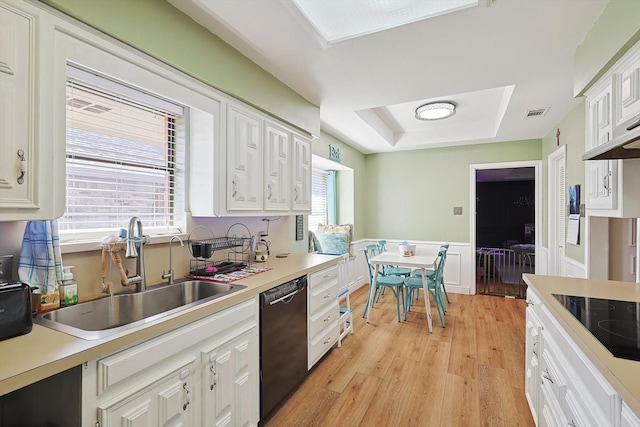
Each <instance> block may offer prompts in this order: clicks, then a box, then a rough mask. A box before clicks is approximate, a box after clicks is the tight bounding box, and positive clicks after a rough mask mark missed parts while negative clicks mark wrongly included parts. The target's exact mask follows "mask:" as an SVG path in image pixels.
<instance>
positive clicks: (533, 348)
mask: <svg viewBox="0 0 640 427" xmlns="http://www.w3.org/2000/svg"><path fill="white" fill-rule="evenodd" d="M537 347H538V342H537V341H534V343H533V344H531V353H533V354H534V356H536V357H537V356H538V350H537V349H536V348H537Z"/></svg>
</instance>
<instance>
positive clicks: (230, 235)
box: [188, 223, 252, 276]
mask: <svg viewBox="0 0 640 427" xmlns="http://www.w3.org/2000/svg"><path fill="white" fill-rule="evenodd" d="M198 229H204V230H206V232H207V234H208V236H207V237H205V238H195V237H194V233H195V232H196V230H198ZM251 240H252V237H251V232H250V231H249V229H248V228H247V227H246V226H245V225H243V224H240V223H237V224H233V225H232V226H231V227H229V230H228V231H227V236H225V237H214V236H213V232H212V231H211V230H210V229H209V228H208V227H206V226H203V225H200V226H198V227H196V228H194V229H193V230H192V231H191V233H189V239H188V247H189V251H190V252H191V255H192V256H193V258H192V259H191V260H190V265H189V274H191V275H193V276H214V275H216V274H224V273H231V272H233V271H238V270H240V269H242V268H244V267H246V266H247V265H249V260H250V258H251V257H250V255H251V254H250V251H251ZM227 249H229V251H228V252H227V257H226V260H224V259H222V260H218V261H211V260H209V258H211V257H212V256H213V254H214V253H215V252H216V251H218V252H219V251H222V250H227Z"/></svg>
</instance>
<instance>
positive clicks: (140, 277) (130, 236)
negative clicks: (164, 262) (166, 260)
mask: <svg viewBox="0 0 640 427" xmlns="http://www.w3.org/2000/svg"><path fill="white" fill-rule="evenodd" d="M136 227H137V228H138V237H139V238H140V248H139V249H138V248H136V241H135V239H134V229H135V228H136ZM150 241H151V239H150V237H149V236H145V235H144V234H142V221H140V218H138V217H137V216H133V217H131V219H130V220H129V229H128V231H127V251H126V252H125V257H126V258H136V274H135V276H129V277H128V279H129V283H128V284H127V285H136V292H142V291H144V290H145V289H147V278H146V276H145V274H144V245H145V244H146V243H149V242H150Z"/></svg>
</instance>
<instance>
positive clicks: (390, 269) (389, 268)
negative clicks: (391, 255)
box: [378, 240, 411, 276]
mask: <svg viewBox="0 0 640 427" xmlns="http://www.w3.org/2000/svg"><path fill="white" fill-rule="evenodd" d="M378 250H379V253H382V252H384V251H386V250H387V241H386V240H378ZM384 274H385V275H386V276H389V275H396V276H409V275H410V274H411V269H410V268H409V267H397V266H395V265H385V266H384Z"/></svg>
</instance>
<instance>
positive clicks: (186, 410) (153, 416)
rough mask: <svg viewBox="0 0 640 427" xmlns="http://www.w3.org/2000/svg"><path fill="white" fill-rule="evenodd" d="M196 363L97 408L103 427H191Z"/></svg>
mask: <svg viewBox="0 0 640 427" xmlns="http://www.w3.org/2000/svg"><path fill="white" fill-rule="evenodd" d="M193 369H194V366H193V363H189V364H187V365H184V366H182V367H181V368H180V369H178V370H176V371H174V372H172V373H171V374H169V375H167V376H165V377H162V378H160V379H158V380H157V381H155V382H153V383H151V384H147V385H145V386H143V387H141V388H139V389H134V390H132V391H131V393H126V394H124V395H121V396H118V397H117V398H115V399H113V400H111V401H108V402H105V403H104V404H103V405H101V406H100V407H99V408H98V414H99V418H100V426H102V427H149V426H163V427H164V426H167V427H169V426H171V427H178V426H180V427H186V426H191V425H193V424H192V420H193V405H192V404H191V399H192V393H193V390H192V387H193V384H194V381H193V374H192V373H193V372H194V370H193Z"/></svg>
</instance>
